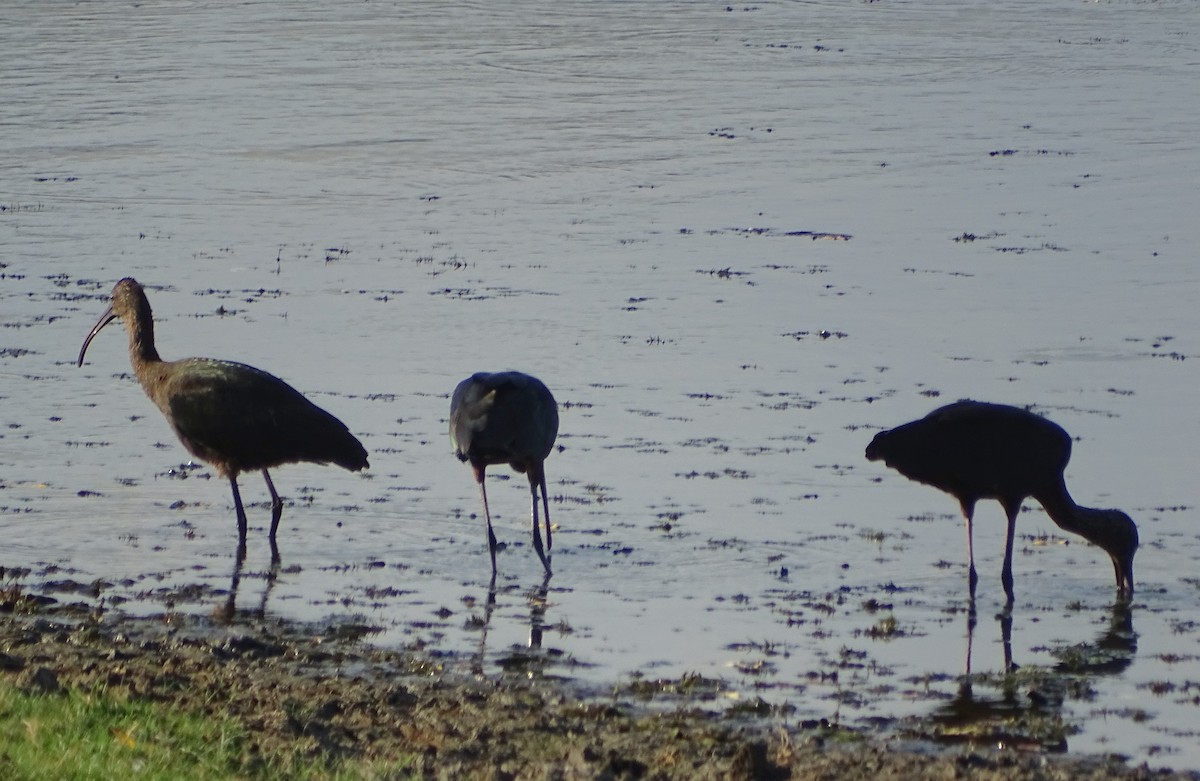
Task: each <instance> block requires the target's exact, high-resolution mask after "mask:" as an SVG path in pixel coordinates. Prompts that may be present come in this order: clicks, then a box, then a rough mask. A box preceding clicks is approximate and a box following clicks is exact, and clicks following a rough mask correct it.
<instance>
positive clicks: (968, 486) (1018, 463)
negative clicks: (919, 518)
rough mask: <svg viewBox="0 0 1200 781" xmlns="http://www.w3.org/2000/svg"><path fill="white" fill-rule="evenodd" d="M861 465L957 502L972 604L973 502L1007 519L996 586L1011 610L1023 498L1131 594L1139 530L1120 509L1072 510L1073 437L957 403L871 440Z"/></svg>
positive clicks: (1040, 421) (1006, 412) (999, 408)
mask: <svg viewBox="0 0 1200 781" xmlns="http://www.w3.org/2000/svg"><path fill="white" fill-rule="evenodd" d="M867 458H868V459H869V460H871V461H878V460H883V462H884V463H885V464H887V465H888V466H890V467H892V468H893V469H895V470H896V471H898V472H900V474H902V475H904V476H906V477H908V478H911V479H912V480H916V481H917V482H920V483H925V484H926V485H931V486H933V487H934V488H940V489H941V490H943V491H945V492H946V493H949V494H951V495H952V496H954V497H955V498H957V499H958V501H959V504H961V505H962V511H963V515H964V516H966V519H967V559H968V561H969V563H970V570H969V577H970V590H971V601H972V603H973V602H974V600H975V584H976V582H977V580H978V577H977V576H976V574H975V553H974V549H973V544H972V541H971V521H972V516H973V515H974V513H975V503H976V502H977V501H979V500H980V499H996V500H998V501H999V502H1000V504H1001V505H1003V506H1004V512H1005V513H1006V514H1007V515H1008V537H1007V539H1006V542H1005V549H1004V571H1003V573H1002V575H1001V580H1002V581H1003V583H1004V593H1005V595H1006V596H1007V597H1008V604H1009V605H1010V606H1011V605H1012V601H1013V576H1012V548H1013V533H1014V528H1015V526H1016V522H1017V513H1018V512H1020V510H1021V503H1022V502H1023V501H1024V500H1025V498H1026V497H1029V496H1032V497H1033V498H1034V499H1037V500H1038V501H1039V502H1040V503H1041V505H1042V507H1043V508H1045V510H1046V513H1047V514H1048V515H1049V516H1050V518H1051V520H1053V521H1054V522H1055V523H1056V524H1058V526H1059V527H1060V528H1062V529H1064V530H1065V531H1068V532H1073V533H1074V534H1078V535H1080V536H1081V537H1083V538H1084V539H1086V540H1087V541H1089V542H1092V543H1094V544H1096V545H1098V546H1100V547H1101V548H1103V549H1104V551H1105V552H1107V553H1108V555H1109V556H1110V557H1111V558H1112V563H1113V570H1114V572H1115V573H1116V577H1117V591H1118V593H1119V595H1120V596H1121V597H1124V598H1127V597H1131V596H1132V595H1133V554H1134V553H1135V552H1136V551H1137V547H1138V533H1137V527H1136V526H1135V525H1134V523H1133V521H1132V520H1131V519H1130V518H1129V516H1128V515H1126V514H1125V513H1123V512H1121V511H1120V510H1096V509H1092V508H1090V507H1081V506H1079V505H1077V504H1076V503H1075V501H1074V500H1073V499H1072V498H1071V495H1070V494H1069V493H1067V485H1066V483H1065V482H1064V479H1063V470H1064V469H1065V468H1066V466H1067V461H1068V460H1070V458H1071V437H1070V436H1069V435H1068V434H1067V432H1066V431H1064V430H1063V429H1062V428H1061V427H1059V426H1057V425H1055V424H1054V423H1051V422H1050V421H1048V420H1046V419H1045V418H1043V417H1041V416H1039V415H1035V414H1033V413H1031V412H1027V411H1025V410H1023V409H1018V408H1017V407H1009V406H1005V405H1001V404H987V403H984V402H978V401H960V402H956V403H954V404H949V405H947V406H945V407H940V408H938V409H935V410H934V411H933V412H931V413H929V414H928V415H926V416H925V417H923V418H921V419H920V420H914V421H912V422H911V423H905V424H904V425H903V426H899V427H897V428H894V429H892V430H890V431H884V432H881V433H879V434H876V435H875V438H874V439H873V440H872V441H871V444H870V445H868V446H867Z"/></svg>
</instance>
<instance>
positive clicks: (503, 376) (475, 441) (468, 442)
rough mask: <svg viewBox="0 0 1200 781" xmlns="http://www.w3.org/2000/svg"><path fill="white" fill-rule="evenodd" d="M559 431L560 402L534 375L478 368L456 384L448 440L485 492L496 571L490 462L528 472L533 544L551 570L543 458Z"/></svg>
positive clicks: (548, 507) (490, 548) (485, 513)
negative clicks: (487, 478) (541, 519)
mask: <svg viewBox="0 0 1200 781" xmlns="http://www.w3.org/2000/svg"><path fill="white" fill-rule="evenodd" d="M556 436H558V405H557V404H556V403H555V402H554V396H552V395H551V394H550V390H549V389H548V388H547V387H546V386H545V385H543V384H542V381H541V380H539V379H537V378H536V377H530V376H529V375H528V374H522V373H521V372H499V373H497V374H488V373H486V372H480V373H478V374H474V375H471V376H470V377H468V378H467V379H465V380H463V381H462V382H460V383H459V384H458V387H457V388H455V389H454V396H453V397H452V398H451V399H450V442H451V444H453V446H454V454H455V455H456V456H458V459H459V460H460V461H469V462H470V463H471V468H472V469H474V470H475V481H476V482H477V483H479V494H480V496H482V497H483V515H484V518H485V519H486V520H487V533H488V552H489V553H490V554H491V556H492V573H493V574H494V573H495V572H496V535H495V533H494V532H493V531H492V516H491V512H490V511H489V510H488V501H487V489H486V488H485V487H484V470H486V469H487V467H489V466H491V465H492V464H508V465H510V466H511V467H512V468H513V469H515V470H517V471H518V472H524V473H525V474H526V476H528V477H529V490H530V493H532V494H533V547H534V549H535V550H537V554H538V557H539V558H540V559H541V560H542V566H543V567H545V568H546V574H547V575H549V574H550V559H549V558H548V557H547V555H546V551H548V550H549V549H550V547H551V539H550V504H549V500H548V499H547V498H546V472H545V469H544V468H543V462H544V461H545V460H546V456H548V455H550V451H551V450H553V449H554V438H555V437H556ZM538 488H541V491H542V510H543V514H544V515H545V519H546V521H545V526H546V548H545V550H543V549H542V535H541V532H540V531H539V530H538Z"/></svg>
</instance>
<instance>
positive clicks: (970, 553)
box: [962, 501, 979, 611]
mask: <svg viewBox="0 0 1200 781" xmlns="http://www.w3.org/2000/svg"><path fill="white" fill-rule="evenodd" d="M962 511H963V515H964V516H966V519H967V584H968V586H969V590H970V594H971V610H972V611H974V610H975V585H976V584H977V583H978V582H979V575H977V574H976V573H975V542H974V535H973V534H972V525H973V522H974V520H975V502H972V501H963V502H962Z"/></svg>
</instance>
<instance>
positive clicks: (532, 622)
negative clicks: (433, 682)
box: [468, 575, 561, 676]
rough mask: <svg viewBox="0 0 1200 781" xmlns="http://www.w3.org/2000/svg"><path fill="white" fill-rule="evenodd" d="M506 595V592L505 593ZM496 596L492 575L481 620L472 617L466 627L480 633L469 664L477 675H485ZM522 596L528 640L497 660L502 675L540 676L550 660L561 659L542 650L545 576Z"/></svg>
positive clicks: (546, 602) (546, 603) (546, 593)
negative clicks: (527, 625)
mask: <svg viewBox="0 0 1200 781" xmlns="http://www.w3.org/2000/svg"><path fill="white" fill-rule="evenodd" d="M506 593H508V592H507V590H506ZM496 594H497V591H496V577H495V575H493V576H492V579H491V581H490V583H489V584H488V590H487V596H486V598H485V601H484V607H483V616H482V618H480V617H473V618H471V619H470V620H469V621H468V626H469V627H472V628H476V629H478V630H479V643H478V645H477V646H476V651H475V656H474V658H473V660H472V664H471V671H472V672H473V673H475V674H476V675H486V667H487V641H488V631H489V629H491V625H492V616H493V614H494V613H495V611H496V599H497V597H496ZM524 596H525V600H526V603H527V606H528V610H529V619H528V623H529V640H528V642H527V644H526V647H525V648H520V647H519V646H513V647H512V648H511V649H510V650H509V653H508V654H507V655H505V656H502V657H500V658H499V659H498V660H497V661H498V664H499V666H500V668H501V669H502V670H503V671H505V672H517V671H523V672H526V673H528V674H529V675H531V676H534V675H541V674H543V673H544V672H545V669H546V667H547V666H548V664H549V663H550V662H551V661H552V659H553V658H556V657H558V656H561V654H559V653H557V652H553V651H550V652H547V651H543V649H542V636H543V631H544V629H545V627H546V611H547V610H548V609H549V606H550V600H549V596H550V576H549V575H546V577H545V578H544V579H543V580H542V582H541V585H539V586H538V587H537V588H534V589H532V590H530V591H528V592H527V593H526V594H525V595H524Z"/></svg>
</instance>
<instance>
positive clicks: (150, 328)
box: [125, 303, 162, 378]
mask: <svg viewBox="0 0 1200 781" xmlns="http://www.w3.org/2000/svg"><path fill="white" fill-rule="evenodd" d="M125 320H126V322H125V328H126V330H128V331H129V360H130V362H131V363H132V364H133V373H134V374H136V375H138V377H139V378H141V376H142V374H143V373H144V372H146V371H147V370H148V369H149V368H150V367H152V366H154V365H155V364H160V363H162V358H160V357H158V349H157V348H155V346H154V316H153V315H152V314H151V313H150V305H149V304H148V303H147V304H146V305H145V307H144V309H139V310H138V311H137V312H135V313H134V315H133V316H132V317H127V318H125Z"/></svg>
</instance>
